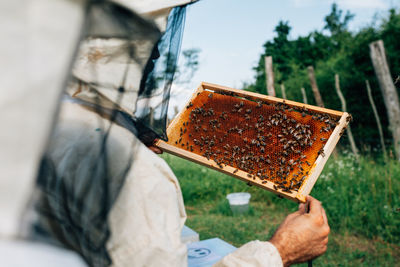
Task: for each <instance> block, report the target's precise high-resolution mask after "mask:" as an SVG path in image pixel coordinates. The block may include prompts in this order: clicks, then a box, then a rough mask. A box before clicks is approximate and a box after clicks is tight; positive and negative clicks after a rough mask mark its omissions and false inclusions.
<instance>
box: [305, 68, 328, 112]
mask: <svg viewBox="0 0 400 267" xmlns="http://www.w3.org/2000/svg"><path fill="white" fill-rule="evenodd" d="M307 71H308V78H309V79H310V83H311V88H312V91H313V93H314V97H315V101H316V102H317V105H318V106H320V107H324V102H323V101H322V97H321V94H320V92H319V89H318V85H317V80H316V79H315V73H314V67H313V66H308V67H307Z"/></svg>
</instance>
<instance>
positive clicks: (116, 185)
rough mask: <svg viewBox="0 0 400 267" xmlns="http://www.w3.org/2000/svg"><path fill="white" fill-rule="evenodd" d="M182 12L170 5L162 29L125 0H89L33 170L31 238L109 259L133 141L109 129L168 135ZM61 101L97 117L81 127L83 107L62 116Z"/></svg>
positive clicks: (96, 262) (98, 260)
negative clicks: (56, 113) (112, 216)
mask: <svg viewBox="0 0 400 267" xmlns="http://www.w3.org/2000/svg"><path fill="white" fill-rule="evenodd" d="M184 19H185V7H176V8H174V9H172V11H171V12H170V15H169V17H168V21H167V26H166V30H165V32H162V31H160V30H159V28H158V27H157V26H156V24H155V23H154V22H153V21H151V20H148V19H144V18H142V17H141V16H140V15H137V14H135V13H134V12H132V11H131V10H129V9H127V8H125V7H124V6H121V5H119V4H115V3H113V2H111V1H105V0H104V1H101V0H92V1H88V3H87V8H86V20H85V23H84V25H83V28H82V37H81V40H80V42H79V45H78V48H77V53H76V57H75V59H74V61H73V64H72V65H71V66H72V68H71V72H70V75H69V78H68V82H67V84H66V89H65V96H64V100H63V102H62V103H61V104H60V117H59V119H58V120H56V123H55V126H54V129H53V134H52V136H51V137H50V139H49V144H48V147H47V149H46V151H45V153H44V155H43V158H42V161H41V164H40V168H39V172H38V179H37V193H36V194H35V196H34V197H35V199H34V200H35V201H34V206H35V207H34V208H35V211H36V214H37V216H36V217H35V218H36V219H35V221H34V223H33V227H32V229H31V233H32V234H31V236H32V238H34V239H38V240H42V241H45V242H52V243H55V244H58V245H62V246H64V247H67V248H70V249H73V250H75V251H77V252H78V253H79V254H81V255H82V256H83V258H84V259H85V260H86V261H87V262H88V264H89V265H90V266H108V265H110V264H111V263H112V261H111V258H110V256H109V253H108V251H107V248H106V244H107V240H108V239H109V237H110V226H109V220H108V215H109V212H110V211H111V208H112V206H113V204H114V203H115V201H116V199H117V197H118V195H119V193H120V190H121V188H122V186H123V185H124V182H125V179H126V175H127V173H128V172H129V171H130V169H131V167H132V164H133V162H134V161H135V159H136V157H138V156H139V155H137V154H136V153H135V143H134V142H132V143H127V144H125V143H121V140H115V136H113V134H112V133H113V129H115V127H121V126H122V127H123V128H125V129H127V130H129V131H130V132H131V133H132V134H133V135H135V136H137V137H138V138H139V140H141V141H142V142H143V143H145V144H150V143H152V142H153V141H154V140H155V139H156V138H161V139H164V140H166V139H167V136H166V121H167V109H168V100H169V97H170V88H171V84H172V81H173V78H174V72H175V68H176V64H177V57H178V54H179V49H180V43H181V37H182V32H183V26H184ZM66 103H67V104H71V103H72V104H74V105H79V107H80V108H82V109H84V110H86V111H87V112H91V113H90V114H96V115H95V116H97V120H96V121H95V122H92V124H90V125H89V126H90V127H88V125H87V124H86V122H85V121H84V120H83V119H82V118H80V117H81V116H82V117H84V114H79V113H78V114H77V115H75V117H72V116H73V115H74V114H75V113H74V112H69V113H68V112H67V115H68V116H67V120H65V119H64V120H63V119H62V116H63V114H64V113H65V106H66V105H67V104H66ZM80 110H81V109H80ZM67 111H68V110H67ZM86 111H85V112H86ZM81 112H82V111H81ZM64 115H65V114H64ZM78 133H79V134H78ZM89 137H90V138H89ZM136 143H137V142H136ZM136 146H137V144H136ZM120 151H121V152H120ZM122 151H124V152H122ZM121 153H125V154H124V155H123V156H121V155H119V154H121ZM116 154H118V157H116V156H115V155H116ZM115 158H118V159H119V161H118V162H115ZM121 159H122V160H121Z"/></svg>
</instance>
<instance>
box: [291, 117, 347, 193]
mask: <svg viewBox="0 0 400 267" xmlns="http://www.w3.org/2000/svg"><path fill="white" fill-rule="evenodd" d="M349 117H350V114H349V113H347V112H343V115H342V116H341V118H340V120H339V124H338V125H337V126H336V127H335V129H334V130H333V132H332V134H331V136H330V137H329V139H328V141H327V142H326V144H325V146H324V147H323V153H324V154H325V155H322V154H321V155H319V156H318V157H317V159H316V160H315V162H314V164H313V166H312V168H311V170H310V173H309V175H308V177H307V180H305V181H304V183H303V184H302V186H301V187H300V188H299V191H298V197H299V198H305V197H306V196H307V195H309V194H310V192H311V190H312V188H313V187H314V185H315V183H316V182H317V180H318V177H319V175H320V174H321V172H322V170H323V168H324V166H325V164H326V162H327V161H328V159H329V156H330V155H331V154H332V152H333V150H334V149H335V146H336V144H337V143H338V142H339V139H340V134H341V132H342V130H343V129H344V128H346V126H347V124H348V123H349V120H348V118H349Z"/></svg>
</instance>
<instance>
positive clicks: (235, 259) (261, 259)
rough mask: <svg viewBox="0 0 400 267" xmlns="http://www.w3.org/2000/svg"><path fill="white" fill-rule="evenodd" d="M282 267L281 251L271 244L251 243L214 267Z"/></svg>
mask: <svg viewBox="0 0 400 267" xmlns="http://www.w3.org/2000/svg"><path fill="white" fill-rule="evenodd" d="M233 266H235V267H236V266H237V267H239V266H240V267H261V266H268V267H282V266H283V263H282V259H281V256H280V255H279V251H278V250H277V249H276V247H275V246H274V245H272V244H271V243H270V242H261V241H259V240H255V241H251V242H249V243H247V244H244V245H243V246H241V247H240V248H238V249H237V250H236V251H235V252H232V253H231V254H228V255H226V256H225V257H224V258H223V259H222V260H220V261H219V262H217V263H216V264H215V265H214V267H233Z"/></svg>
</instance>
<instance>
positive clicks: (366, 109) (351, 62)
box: [245, 4, 400, 147]
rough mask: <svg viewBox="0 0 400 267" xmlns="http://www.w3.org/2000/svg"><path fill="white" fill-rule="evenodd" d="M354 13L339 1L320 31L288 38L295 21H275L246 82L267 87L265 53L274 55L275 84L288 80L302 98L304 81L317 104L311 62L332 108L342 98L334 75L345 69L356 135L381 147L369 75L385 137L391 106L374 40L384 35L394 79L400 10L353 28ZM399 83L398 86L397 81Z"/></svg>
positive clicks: (399, 64)
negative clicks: (379, 76)
mask: <svg viewBox="0 0 400 267" xmlns="http://www.w3.org/2000/svg"><path fill="white" fill-rule="evenodd" d="M353 17H354V15H353V14H351V13H350V12H348V11H347V12H345V13H344V12H343V10H340V9H339V8H338V6H337V5H336V4H333V5H332V8H331V12H330V13H329V14H328V15H326V16H325V19H324V23H325V25H324V26H323V28H322V29H321V30H319V31H314V32H311V33H309V34H308V35H306V36H299V37H298V38H296V39H293V40H291V39H289V35H290V31H291V26H290V23H289V22H288V21H280V22H279V23H278V25H277V26H276V27H275V33H276V37H274V38H273V39H272V40H269V41H267V42H266V43H265V44H264V53H263V54H262V55H261V56H260V59H259V62H258V64H257V66H255V67H254V71H255V81H254V83H252V84H247V85H245V89H246V90H250V91H254V92H260V93H264V94H265V93H266V77H265V66H264V57H265V56H272V57H273V63H274V74H275V83H276V84H275V88H276V89H277V96H278V97H279V96H281V95H280V90H279V89H278V88H280V87H279V86H278V85H279V84H280V83H284V84H285V87H286V94H287V97H288V98H289V99H291V100H295V101H299V102H301V101H302V96H301V91H300V88H301V87H304V88H305V89H306V92H307V97H308V99H309V100H310V102H311V104H315V101H314V97H313V95H312V91H311V86H310V82H309V80H308V77H307V71H306V68H307V66H310V65H312V66H314V68H315V73H316V79H317V83H318V86H319V88H320V91H321V95H322V98H323V100H324V102H325V106H326V107H327V108H331V109H336V110H340V108H341V107H340V101H339V98H338V97H337V95H336V92H335V88H334V75H335V73H337V74H339V75H340V82H341V89H342V91H343V94H344V96H345V98H346V101H347V106H348V109H349V112H350V113H351V114H352V115H353V118H354V121H353V122H352V129H353V131H354V135H355V138H356V141H357V143H358V144H359V145H362V146H363V147H365V146H367V147H371V146H372V147H377V146H378V143H379V138H378V131H377V127H376V123H375V119H374V115H373V112H372V109H371V107H370V105H369V102H368V95H367V91H366V87H365V80H367V79H368V80H369V81H370V82H371V86H372V93H373V95H374V98H375V102H376V104H377V107H378V112H379V114H380V116H381V118H382V121H383V123H384V128H385V137H386V139H387V140H388V141H390V140H391V135H390V133H389V129H388V121H387V116H386V109H385V106H384V103H383V98H382V94H381V91H380V89H379V86H378V83H377V80H376V77H375V73H374V69H373V67H372V63H371V59H370V55H369V44H370V43H371V42H373V41H376V40H379V39H382V40H383V41H384V43H385V49H386V55H387V58H388V62H389V67H390V69H391V73H392V77H393V80H395V79H396V77H398V76H399V75H400V53H399V51H400V12H399V11H397V10H395V9H390V10H389V12H388V14H387V17H386V18H384V19H382V20H381V21H380V23H379V24H378V26H372V25H373V23H371V26H367V27H364V28H362V29H360V30H358V31H357V32H350V31H349V29H348V23H349V22H350V21H351V20H352V19H353ZM398 87H399V86H398Z"/></svg>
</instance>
